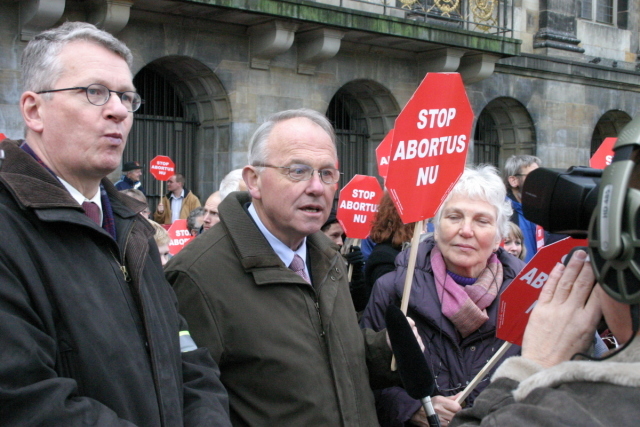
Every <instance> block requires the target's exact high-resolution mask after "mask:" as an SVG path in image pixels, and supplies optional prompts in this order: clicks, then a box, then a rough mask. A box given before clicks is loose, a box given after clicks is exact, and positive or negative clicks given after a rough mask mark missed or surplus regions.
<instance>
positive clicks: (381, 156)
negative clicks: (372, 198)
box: [376, 129, 393, 178]
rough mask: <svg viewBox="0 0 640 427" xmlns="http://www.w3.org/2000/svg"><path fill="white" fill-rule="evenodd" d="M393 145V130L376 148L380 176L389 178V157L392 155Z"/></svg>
mask: <svg viewBox="0 0 640 427" xmlns="http://www.w3.org/2000/svg"><path fill="white" fill-rule="evenodd" d="M392 144H393V129H391V130H390V131H389V133H388V134H387V136H385V137H384V139H383V140H382V142H380V144H379V145H378V148H376V160H377V161H378V175H380V176H381V177H383V178H386V177H387V172H388V171H389V156H390V155H391V145H392Z"/></svg>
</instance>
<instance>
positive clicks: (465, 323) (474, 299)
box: [431, 246, 502, 338]
mask: <svg viewBox="0 0 640 427" xmlns="http://www.w3.org/2000/svg"><path fill="white" fill-rule="evenodd" d="M431 267H432V268H433V277H434V279H435V283H436V291H437V293H438V297H439V298H440V304H441V306H442V314H444V315H445V316H446V317H447V319H449V320H451V322H452V323H453V325H454V326H455V327H456V329H457V330H458V332H460V335H461V336H462V338H465V337H467V336H469V335H470V334H471V333H472V332H474V331H476V330H477V329H478V328H479V327H480V326H482V325H483V324H484V322H486V321H487V320H488V319H489V316H488V315H487V310H486V309H487V307H489V305H491V303H492V302H493V300H494V299H495V298H496V295H497V294H498V290H499V289H500V286H501V285H502V264H501V263H500V261H499V260H498V257H497V256H496V254H491V256H490V257H489V259H488V260H487V267H486V268H485V269H484V270H482V273H480V276H478V279H477V280H476V282H475V283H474V284H473V285H468V286H460V285H458V284H457V283H456V282H455V281H454V280H453V279H452V278H451V276H449V275H448V274H447V267H446V265H445V263H444V258H443V257H442V252H440V249H438V247H437V246H434V248H433V249H432V250H431Z"/></svg>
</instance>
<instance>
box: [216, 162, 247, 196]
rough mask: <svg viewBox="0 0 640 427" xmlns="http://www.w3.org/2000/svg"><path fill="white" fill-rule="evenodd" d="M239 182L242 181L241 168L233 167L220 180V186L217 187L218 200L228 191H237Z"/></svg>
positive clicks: (227, 193)
mask: <svg viewBox="0 0 640 427" xmlns="http://www.w3.org/2000/svg"><path fill="white" fill-rule="evenodd" d="M241 182H243V179H242V169H234V170H232V171H231V172H229V173H228V174H226V175H225V176H224V178H222V181H220V188H219V189H218V190H219V191H220V200H224V198H225V197H227V196H228V195H229V193H231V192H233V191H238V190H239V188H240V183H241Z"/></svg>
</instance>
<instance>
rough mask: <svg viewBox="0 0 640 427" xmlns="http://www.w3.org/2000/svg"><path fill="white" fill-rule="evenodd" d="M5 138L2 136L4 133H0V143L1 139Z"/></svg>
mask: <svg viewBox="0 0 640 427" xmlns="http://www.w3.org/2000/svg"><path fill="white" fill-rule="evenodd" d="M6 138H7V137H6V136H4V133H0V141H2V140H3V139H6Z"/></svg>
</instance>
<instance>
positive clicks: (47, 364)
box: [0, 247, 133, 426]
mask: <svg viewBox="0 0 640 427" xmlns="http://www.w3.org/2000/svg"><path fill="white" fill-rule="evenodd" d="M13 249H14V250H20V249H18V248H15V247H14V248H13ZM5 255H6V254H5V253H4V252H0V284H1V285H0V360H1V362H0V420H2V422H1V423H2V425H3V426H25V425H53V424H58V425H65V426H81V425H82V426H84V425H86V423H87V420H91V422H92V423H93V424H94V425H101V426H133V424H131V423H130V422H128V421H125V420H123V419H120V418H118V416H117V414H116V413H115V412H114V411H113V410H111V409H110V408H108V407H107V406H105V405H103V404H101V403H100V402H98V401H97V400H94V399H90V398H88V397H84V396H78V384H77V383H76V381H75V380H73V379H70V378H64V377H60V376H58V375H57V373H56V370H55V367H56V363H58V361H57V360H56V359H57V357H56V342H55V340H54V339H53V337H52V336H51V335H50V334H49V333H48V331H46V330H45V323H44V322H43V320H42V319H41V318H40V316H39V314H38V311H37V309H36V308H35V306H36V305H39V304H41V303H42V304H47V302H46V300H43V299H41V298H39V297H38V295H36V294H31V295H30V292H29V291H28V290H27V289H26V288H25V286H23V283H32V280H33V279H34V277H35V276H37V273H35V272H29V273H26V272H22V273H24V274H29V275H30V277H18V275H19V274H20V275H22V273H21V270H20V269H19V267H17V266H15V265H13V266H11V265H10V263H11V261H9V260H8V259H7V257H6V256H5ZM22 255H23V256H26V255H25V254H22ZM34 273H35V274H34Z"/></svg>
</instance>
